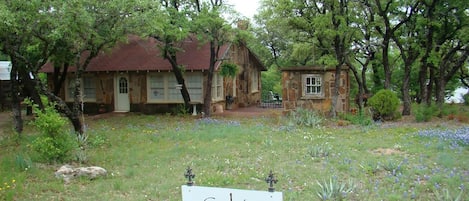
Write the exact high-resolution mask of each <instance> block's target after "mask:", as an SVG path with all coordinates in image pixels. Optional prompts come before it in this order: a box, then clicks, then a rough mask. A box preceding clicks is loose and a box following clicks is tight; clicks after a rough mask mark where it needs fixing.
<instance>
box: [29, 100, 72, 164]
mask: <svg viewBox="0 0 469 201" xmlns="http://www.w3.org/2000/svg"><path fill="white" fill-rule="evenodd" d="M33 109H34V112H35V113H36V118H35V120H34V121H33V122H32V125H34V126H35V127H36V128H37V129H38V130H39V132H40V133H41V136H39V137H38V138H36V139H35V140H34V141H33V142H32V145H31V146H32V148H33V150H35V151H36V152H37V153H38V154H39V157H40V158H41V159H42V160H45V161H47V162H54V161H65V160H66V159H68V158H69V157H70V156H71V154H72V152H73V151H74V150H75V149H77V147H78V145H77V141H76V139H75V138H74V136H73V135H72V134H70V133H69V132H68V131H66V129H65V127H64V126H65V124H66V123H67V121H66V120H65V119H64V118H63V117H62V116H60V114H59V113H58V112H57V111H56V110H55V105H54V104H47V105H46V107H45V108H44V110H40V109H39V108H37V107H36V106H33Z"/></svg>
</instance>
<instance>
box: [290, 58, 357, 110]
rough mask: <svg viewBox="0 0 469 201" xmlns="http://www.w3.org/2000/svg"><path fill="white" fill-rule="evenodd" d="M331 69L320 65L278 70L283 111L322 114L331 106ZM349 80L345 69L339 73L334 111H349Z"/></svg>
mask: <svg viewBox="0 0 469 201" xmlns="http://www.w3.org/2000/svg"><path fill="white" fill-rule="evenodd" d="M334 80H335V68H326V67H320V66H300V67H287V68H283V69H282V87H283V92H282V100H283V107H284V109H285V110H287V111H289V110H294V109H295V108H298V107H301V108H306V109H311V110H315V111H319V112H320V113H323V114H326V113H327V112H329V111H330V108H331V105H332V93H333V90H334ZM349 98H350V77H349V69H348V67H342V72H341V74H340V88H339V98H338V100H337V107H336V108H337V111H338V112H347V111H349V108H350V103H349Z"/></svg>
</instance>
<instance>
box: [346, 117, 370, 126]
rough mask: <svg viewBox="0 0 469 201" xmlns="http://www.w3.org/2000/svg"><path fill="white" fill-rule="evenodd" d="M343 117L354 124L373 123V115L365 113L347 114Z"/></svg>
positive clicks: (366, 124)
mask: <svg viewBox="0 0 469 201" xmlns="http://www.w3.org/2000/svg"><path fill="white" fill-rule="evenodd" d="M341 118H342V119H344V120H347V121H349V122H350V123H352V124H354V125H360V126H368V125H371V123H372V122H373V120H372V119H371V117H370V116H368V115H365V114H358V115H352V114H345V115H343V116H342V117H341Z"/></svg>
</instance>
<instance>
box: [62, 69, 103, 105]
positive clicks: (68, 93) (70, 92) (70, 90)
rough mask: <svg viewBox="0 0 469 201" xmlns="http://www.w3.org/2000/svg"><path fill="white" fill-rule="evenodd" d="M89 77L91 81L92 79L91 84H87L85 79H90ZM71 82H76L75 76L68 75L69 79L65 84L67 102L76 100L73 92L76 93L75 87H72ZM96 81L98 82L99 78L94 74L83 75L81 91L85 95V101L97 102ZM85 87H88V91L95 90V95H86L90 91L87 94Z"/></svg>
mask: <svg viewBox="0 0 469 201" xmlns="http://www.w3.org/2000/svg"><path fill="white" fill-rule="evenodd" d="M88 79H89V80H90V81H92V84H91V85H88V84H85V81H86V80H88ZM71 82H75V77H73V76H68V77H67V79H66V82H65V85H66V86H65V101H66V102H72V101H74V95H73V93H74V90H75V87H73V88H72V87H71V86H70V85H71ZM96 83H97V78H96V77H95V76H92V75H83V77H82V78H80V93H81V94H82V96H83V102H96V99H97V84H96ZM73 85H74V83H73ZM85 85H86V86H85ZM92 86H94V87H92ZM85 89H86V91H88V90H91V91H94V97H89V96H86V94H88V93H86V94H85ZM91 94H92V93H91Z"/></svg>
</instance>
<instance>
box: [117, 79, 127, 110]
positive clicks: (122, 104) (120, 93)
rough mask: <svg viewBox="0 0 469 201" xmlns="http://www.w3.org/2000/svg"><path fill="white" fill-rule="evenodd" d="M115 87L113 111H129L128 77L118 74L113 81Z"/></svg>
mask: <svg viewBox="0 0 469 201" xmlns="http://www.w3.org/2000/svg"><path fill="white" fill-rule="evenodd" d="M115 83H116V87H115V88H114V89H115V90H116V91H115V94H116V96H115V97H116V102H115V107H116V109H115V111H116V112H128V111H130V101H129V77H128V76H127V75H125V74H120V75H118V76H117V77H116V80H115Z"/></svg>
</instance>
